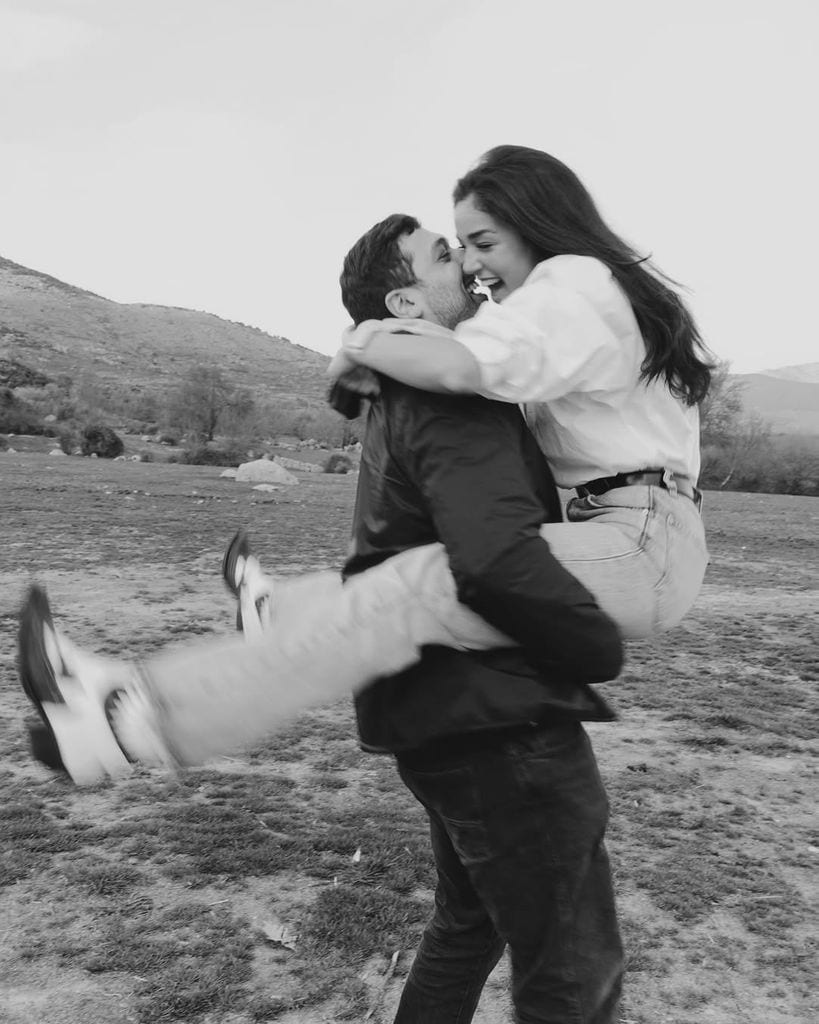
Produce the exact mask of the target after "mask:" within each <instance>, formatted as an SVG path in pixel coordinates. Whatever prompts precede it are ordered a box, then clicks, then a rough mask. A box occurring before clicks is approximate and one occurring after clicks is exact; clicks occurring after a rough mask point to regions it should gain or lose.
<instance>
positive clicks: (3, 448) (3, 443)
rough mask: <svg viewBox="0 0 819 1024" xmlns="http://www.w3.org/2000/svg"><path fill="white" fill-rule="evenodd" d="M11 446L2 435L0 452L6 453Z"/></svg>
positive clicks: (0, 436) (0, 437) (0, 435)
mask: <svg viewBox="0 0 819 1024" xmlns="http://www.w3.org/2000/svg"><path fill="white" fill-rule="evenodd" d="M8 446H9V443H8V441H7V440H6V438H5V437H3V435H2V434H0V452H4V451H5V450H6V449H7V448H8Z"/></svg>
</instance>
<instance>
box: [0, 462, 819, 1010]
mask: <svg viewBox="0 0 819 1024" xmlns="http://www.w3.org/2000/svg"><path fill="white" fill-rule="evenodd" d="M0 459H1V460H3V461H2V462H0V521H2V523H3V527H4V530H3V535H4V547H3V553H2V555H0V569H1V570H2V584H3V585H2V588H0V630H1V632H0V710H2V716H0V786H1V787H2V793H3V799H2V802H1V803H0V915H2V916H1V917H0V919H2V922H3V927H2V929H0V986H1V987H2V988H1V989H0V991H2V996H3V998H2V999H0V1021H2V1022H3V1024H85V1022H89V1024H90V1022H92V1021H93V1022H97V1021H101V1020H104V1021H106V1022H107V1024H109V1022H110V1024H126V1022H128V1024H165V1022H168V1024H170V1022H174V1021H178V1022H185V1024H217V1022H218V1024H250V1022H253V1021H274V1020H275V1021H278V1022H282V1024H308V1022H311V1024H312V1022H316V1024H324V1022H330V1021H341V1020H346V1021H363V1020H364V1019H365V1018H366V1016H367V1013H368V1012H369V1009H370V1008H371V1007H375V1006H376V1004H377V1003H379V1000H381V1005H380V1008H376V1009H375V1010H374V1012H373V1014H372V1016H371V1017H370V1019H371V1020H376V1021H378V1020H383V1021H387V1020H390V1019H391V1011H392V1010H393V1008H394V1005H395V1001H396V999H397V996H398V993H399V991H400V986H401V982H402V978H403V976H404V974H405V973H406V970H407V967H408V963H409V960H410V958H411V951H412V949H413V947H414V945H415V943H416V941H417V937H418V935H419V932H420V929H421V927H422V925H423V920H424V919H425V917H426V915H427V913H428V910H429V905H430V899H431V893H430V885H431V881H432V879H431V865H430V859H429V854H428V850H427V842H426V829H425V825H424V821H423V818H422V815H421V813H420V811H419V810H418V809H417V808H416V806H415V805H414V804H413V802H412V800H411V799H410V798H409V796H408V795H407V794H406V793H405V792H404V790H403V788H402V786H401V784H400V782H399V781H398V780H397V778H396V776H395V774H394V771H393V770H392V767H391V765H390V763H389V761H388V760H387V759H381V758H375V757H371V756H366V755H364V754H362V753H361V752H360V751H359V750H358V748H357V746H356V743H355V733H354V724H353V720H352V715H351V713H350V709H349V707H348V706H347V704H346V703H342V704H341V705H338V706H334V707H331V708H327V709H323V710H321V711H319V712H315V713H312V714H310V715H306V716H305V717H304V718H303V719H301V720H300V721H299V722H298V723H297V724H296V725H295V726H293V727H292V728H290V729H289V730H288V731H287V732H286V733H283V734H281V735H279V736H277V737H275V738H273V739H271V741H270V743H269V744H267V745H266V746H265V747H264V748H260V749H258V750H254V751H249V752H248V753H247V754H246V756H243V757H241V758H234V759H230V760H227V759H226V760H224V761H220V762H218V763H214V764H213V765H211V766H208V768H206V769H203V770H200V771H195V772H194V771H191V772H188V773H186V774H184V775H183V776H182V777H181V778H179V779H169V778H166V777H164V776H162V775H161V774H159V773H156V772H149V771H140V772H138V773H137V775H136V776H135V777H134V778H132V779H131V780H129V781H127V782H120V783H116V784H106V785H103V786H100V787H97V788H95V789H92V790H85V791H76V790H74V789H73V788H71V787H70V786H69V785H68V784H67V783H66V782H65V780H64V779H62V778H61V777H59V776H56V775H54V774H52V773H50V772H49V771H47V770H46V769H44V768H42V767H41V766H39V765H37V764H36V763H33V762H32V761H31V760H30V758H29V756H28V752H27V748H26V738H25V733H24V728H23V720H24V716H25V715H26V714H27V707H26V702H25V699H24V698H23V696H22V694H21V692H20V691H19V688H18V685H17V682H16V673H15V669H14V631H15V622H16V609H17V607H18V605H19V602H20V599H21V596H22V594H23V592H24V589H25V586H26V583H27V581H28V580H29V579H30V578H31V577H36V578H38V579H40V580H41V581H42V582H44V583H45V584H46V585H47V586H48V589H49V592H50V594H51V595H52V599H53V602H54V605H55V608H56V610H57V613H58V614H59V616H60V619H61V621H62V623H63V624H64V625H65V626H66V628H67V630H68V631H69V633H70V634H71V636H72V637H74V638H75V639H77V640H78V641H80V642H82V643H84V644H87V645H90V646H93V647H96V648H97V649H100V650H107V651H116V650H120V649H123V648H124V649H127V650H128V651H129V652H130V653H133V654H144V653H147V652H149V651H151V650H154V649H156V648H157V647H159V646H161V645H163V644H164V643H166V642H168V640H169V638H170V639H171V640H173V641H174V642H177V641H179V640H186V639H191V638H194V637H195V636H197V635H200V634H202V633H209V632H227V631H228V630H229V629H230V625H231V622H232V607H231V602H230V600H229V598H228V596H227V595H226V594H225V593H224V592H223V590H222V587H221V584H220V582H219V579H218V566H219V559H220V557H221V551H222V546H223V543H224V541H225V539H226V538H227V537H229V536H230V534H231V533H232V531H233V529H234V528H235V526H236V525H238V524H244V525H247V526H248V527H249V529H250V530H251V532H252V533H253V535H254V537H255V538H256V539H257V543H258V548H259V549H260V552H261V554H262V556H263V558H264V560H265V561H266V562H268V563H269V564H271V565H277V566H278V567H279V568H280V569H283V570H284V571H297V570H299V569H302V568H315V567H326V566H328V565H329V566H332V565H337V564H338V563H339V561H340V560H341V558H342V557H343V553H344V551H345V548H346V541H347V535H348V530H349V518H350V510H351V507H352V501H353V495H354V483H353V481H352V480H350V479H347V478H344V477H332V476H320V477H309V478H308V477H305V478H303V479H302V483H301V484H300V485H299V487H297V488H293V489H292V490H288V491H284V490H283V491H279V492H275V493H274V494H272V495H264V496H263V497H261V496H259V495H258V494H257V493H255V492H252V491H248V490H245V489H242V488H240V487H239V486H238V485H236V484H234V483H232V482H230V481H224V480H221V479H219V477H218V470H211V469H199V468H195V467H185V466H161V465H150V466H148V465H140V464H134V463H125V464H115V465H114V464H107V463H104V462H102V461H97V462H92V461H88V460H82V461H79V460H74V459H70V460H69V459H64V460H53V461H51V462H50V461H49V460H48V459H47V458H43V457H38V456H34V455H27V456H19V457H13V456H2V455H0ZM49 466H51V467H52V468H50V469H49V468H47V467H49ZM709 499H710V500H709V504H708V524H709V532H710V537H711V546H712V553H713V564H712V566H711V568H710V570H709V576H708V580H707V584H706V587H705V589H704V592H703V594H702V597H701V599H700V601H699V603H698V606H697V609H696V610H695V612H694V613H693V615H692V616H691V617H690V619H689V620H688V621H687V622H686V623H685V624H684V626H683V627H681V628H680V629H678V630H676V631H675V632H674V633H672V634H670V635H669V636H667V637H665V638H663V639H662V640H660V641H657V642H654V643H645V644H640V645H634V646H633V647H632V648H631V650H630V657H629V665H628V668H627V670H626V672H625V674H624V676H623V678H622V679H621V680H620V681H619V682H618V683H616V684H614V685H612V686H611V687H609V688H607V694H608V695H609V696H610V697H611V699H612V700H613V701H614V703H615V704H616V705H617V707H618V708H619V710H620V711H621V719H620V721H619V722H617V723H615V724H613V725H604V726H598V727H595V728H594V729H593V730H592V732H593V736H594V742H595V746H596V749H597V752H598V757H599V760H600V763H601V769H602V771H603V773H604V776H605V778H606V781H607V784H608V788H609V792H610V795H611V799H612V824H611V832H610V849H611V853H612V859H613V864H614V870H615V876H616V884H617V889H618V894H619V900H620V907H621V915H622V920H623V930H624V933H625V937H626V941H627V949H628V968H629V970H628V978H627V1002H626V1005H625V1006H624V1009H623V1022H624V1024H626V1022H628V1024H663V1022H667V1024H701V1022H702V1024H709V1022H713V1024H740V1022H743V1024H744V1022H746V1021H757V1020H758V1021H763V1020H764V1021H766V1022H769V1024H808V1022H809V1021H813V1020H814V1019H816V1017H817V1008H816V1005H815V996H814V995H813V989H814V987H815V985H814V984H813V982H814V979H815V977H816V962H815V953H816V933H815V925H814V920H815V918H816V882H815V877H816V866H817V859H818V858H819V840H817V837H816V835H815V832H814V833H812V832H811V827H812V825H813V821H812V814H813V808H814V805H815V797H816V792H815V765H816V762H815V746H814V745H813V739H814V737H815V723H816V720H817V719H816V710H817V708H816V680H817V657H816V638H815V635H814V633H813V632H812V629H813V628H814V624H815V621H816V613H817V610H819V609H817V604H819V602H818V601H817V596H816V590H815V579H816V570H817V567H816V564H815V556H814V552H813V551H812V548H811V544H812V543H813V542H814V538H815V536H816V526H817V519H819V505H817V503H816V500H815V499H810V498H780V497H774V496H759V495H751V496H748V495H737V494H728V495H709ZM812 557H813V558H814V560H813V561H812ZM356 851H360V856H359V857H356V856H355V855H356ZM294 935H295V939H294V941H291V939H293V936H294ZM277 940H283V942H284V944H283V943H282V941H277ZM291 946H292V948H290V947H291ZM396 949H400V950H401V951H402V956H401V957H400V959H399V961H398V966H397V970H396V972H395V976H394V977H393V978H391V979H389V980H388V981H387V984H386V986H383V982H384V980H385V979H386V978H387V977H388V974H389V966H390V958H391V956H392V954H393V952H394V951H395V950H396ZM505 978H506V968H505V967H504V966H501V967H500V968H499V970H498V972H496V975H495V976H494V977H493V979H491V981H490V984H489V986H488V987H487V991H486V993H485V996H484V1000H483V1001H482V1005H481V1007H480V1009H479V1011H478V1015H477V1017H476V1024H500V1022H503V1021H507V1020H509V1019H510V1018H509V1010H508V1002H507V1000H506V996H505ZM382 987H383V993H382Z"/></svg>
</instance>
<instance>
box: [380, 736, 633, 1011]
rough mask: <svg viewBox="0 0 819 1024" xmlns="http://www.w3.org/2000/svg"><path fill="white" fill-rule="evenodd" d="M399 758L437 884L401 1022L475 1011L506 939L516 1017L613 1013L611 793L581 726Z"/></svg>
mask: <svg viewBox="0 0 819 1024" xmlns="http://www.w3.org/2000/svg"><path fill="white" fill-rule="evenodd" d="M398 767H399V771H400V773H401V777H402V779H403V780H404V782H405V783H406V785H407V786H408V787H409V789H410V790H411V792H412V793H413V794H414V795H415V797H416V798H417V799H418V800H420V802H421V803H422V804H423V806H424V807H425V808H426V811H427V814H428V816H429V820H430V834H431V838H432V848H433V852H434V855H435V863H436V867H437V870H438V884H437V889H436V893H435V912H434V915H433V918H432V920H431V921H430V923H429V924H428V925H427V928H426V931H425V932H424V936H423V939H422V941H421V945H420V947H419V949H418V952H417V954H416V957H415V962H414V963H413V965H412V969H411V970H410V974H409V977H408V978H407V982H406V985H405V987H404V992H403V994H402V996H401V1002H400V1005H399V1008H398V1014H397V1016H396V1018H395V1024H468V1022H469V1021H471V1020H472V1016H473V1014H474V1012H475V1008H476V1006H477V1004H478V999H479V998H480V994H481V991H482V989H483V986H484V983H485V981H486V978H487V977H488V975H489V973H490V972H491V970H492V968H493V967H494V966H495V964H496V963H497V962H498V960H499V958H500V956H501V953H502V951H503V949H504V946H506V945H507V944H508V946H509V951H510V957H511V967H512V999H513V1003H514V1006H515V1011H516V1020H517V1021H518V1022H519V1024H613V1022H614V1021H615V1020H616V1017H617V1005H618V1000H619V995H620V986H621V981H622V972H623V955H622V947H621V944H620V935H619V932H618V928H617V917H616V913H615V907H614V895H613V891H612V883H611V872H610V870H609V863H608V857H607V855H606V850H605V846H604V844H603V835H604V832H605V828H606V821H607V818H608V801H607V798H606V793H605V790H604V788H603V784H602V781H601V779H600V775H599V772H598V770H597V763H596V761H595V758H594V753H593V752H592V749H591V744H590V743H589V740H588V737H587V735H586V733H585V731H584V729H583V728H582V726H580V725H579V724H577V723H563V724H560V725H555V726H548V727H541V728H538V729H533V730H532V731H531V732H528V733H526V734H525V735H523V736H521V735H518V736H516V737H515V738H514V739H512V740H508V741H506V742H502V743H499V744H496V745H489V746H486V747H484V748H482V749H473V750H471V751H463V752H461V753H447V754H439V755H435V756H431V755H428V754H427V755H423V756H422V755H420V754H413V755H406V756H402V757H400V758H399V760H398Z"/></svg>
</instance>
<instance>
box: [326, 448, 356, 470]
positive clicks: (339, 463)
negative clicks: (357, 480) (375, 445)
mask: <svg viewBox="0 0 819 1024" xmlns="http://www.w3.org/2000/svg"><path fill="white" fill-rule="evenodd" d="M352 468H353V460H352V459H351V458H350V456H349V455H345V454H344V453H343V452H333V454H332V455H331V456H330V458H329V459H328V460H327V461H326V462H325V463H324V472H325V473H349V472H350V470H351V469H352Z"/></svg>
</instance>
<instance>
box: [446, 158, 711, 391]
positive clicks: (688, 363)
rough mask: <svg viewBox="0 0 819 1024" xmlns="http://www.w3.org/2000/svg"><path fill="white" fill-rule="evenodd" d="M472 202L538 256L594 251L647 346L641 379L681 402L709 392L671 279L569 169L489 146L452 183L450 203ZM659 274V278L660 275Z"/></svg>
mask: <svg viewBox="0 0 819 1024" xmlns="http://www.w3.org/2000/svg"><path fill="white" fill-rule="evenodd" d="M467 196H472V197H473V198H474V200H475V203H476V205H477V206H478V207H479V208H480V209H481V210H483V211H484V213H488V214H489V215H490V216H491V217H494V219H495V220H497V221H499V222H500V223H502V224H505V225H506V226H507V227H510V228H512V229H513V230H514V231H515V232H516V233H517V234H518V235H520V237H521V238H522V239H523V240H524V241H525V242H526V243H527V245H528V246H529V247H530V248H531V249H532V250H533V252H534V255H535V257H536V259H537V260H538V261H540V260H546V259H550V258H551V257H552V256H560V255H567V254H571V255H575V256H594V257H595V258H596V259H598V260H600V261H601V263H605V264H606V266H607V267H608V268H609V270H610V271H611V272H612V274H613V275H614V277H615V279H616V280H617V282H618V283H619V284H620V286H621V287H622V289H623V291H624V292H625V293H626V295H627V296H628V299H629V301H630V302H631V305H632V308H633V309H634V314H635V316H636V318H637V323H638V325H639V327H640V332H641V333H642V335H643V340H644V341H645V344H646V357H645V359H644V360H643V364H642V367H641V379H642V380H645V381H652V380H656V379H658V378H660V377H662V378H664V379H665V381H666V383H667V384H668V387H669V388H670V390H671V392H672V393H673V394H674V395H675V396H676V397H677V398H679V399H681V400H682V401H684V402H685V403H686V404H687V405H696V404H697V403H699V402H701V401H702V400H703V399H704V398H705V396H706V395H707V394H708V388H709V386H710V383H711V372H712V368H713V363H712V362H711V361H710V360H709V359H708V357H707V352H706V349H705V346H704V344H703V341H702V338H701V337H700V333H699V331H698V330H697V325H696V324H695V323H694V318H693V317H692V316H691V313H690V312H689V311H688V309H687V308H686V306H685V304H684V303H683V301H682V299H681V298H680V296H679V295H678V294H677V292H676V291H674V290H673V289H672V288H670V287H669V286H668V285H667V284H665V283H664V281H669V282H670V283H672V284H674V283H675V282H673V281H671V279H670V278H668V277H665V275H664V274H661V272H660V271H658V270H657V269H656V268H655V267H652V270H653V271H654V272H653V273H649V271H648V270H647V269H646V268H647V266H651V264H650V263H649V262H648V259H646V258H641V257H640V256H638V255H637V253H636V252H635V251H634V250H633V249H632V248H631V247H630V246H629V245H627V244H626V243H625V242H624V241H623V240H622V239H621V238H618V237H617V235H615V233H614V232H613V231H612V230H611V228H609V227H608V226H607V225H606V224H605V223H604V221H603V218H602V217H601V216H600V214H599V213H598V211H597V207H596V206H595V205H594V200H593V199H592V197H591V196H590V195H589V193H588V192H587V191H586V188H585V187H584V185H583V184H582V182H581V181H580V179H579V178H578V177H577V175H576V174H575V173H574V171H571V170H570V169H569V168H568V167H567V166H566V165H565V164H562V163H561V162H560V161H559V160H556V159H555V157H553V156H549V154H548V153H542V152H540V150H537V149H528V148H527V147H525V146H496V147H495V148H494V149H490V150H489V152H488V153H486V154H485V155H484V156H483V157H482V158H481V160H480V162H479V163H478V164H477V166H476V167H474V168H473V169H472V170H471V171H469V172H468V173H467V174H465V175H464V176H463V178H461V179H460V181H459V182H458V183H457V184H456V186H455V191H454V194H453V198H454V200H455V202H456V203H459V202H461V200H463V199H466V198H467ZM661 278H662V280H661Z"/></svg>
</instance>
